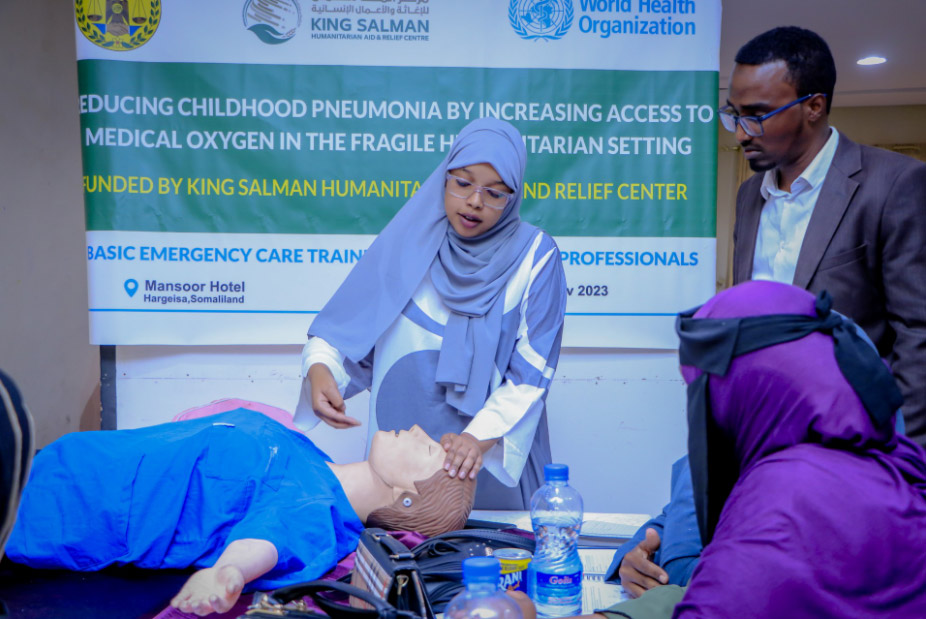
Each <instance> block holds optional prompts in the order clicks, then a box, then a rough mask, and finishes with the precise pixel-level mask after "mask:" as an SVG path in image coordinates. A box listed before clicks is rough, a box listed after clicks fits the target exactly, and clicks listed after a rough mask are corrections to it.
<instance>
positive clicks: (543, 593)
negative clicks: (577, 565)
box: [534, 570, 582, 606]
mask: <svg viewBox="0 0 926 619" xmlns="http://www.w3.org/2000/svg"><path fill="white" fill-rule="evenodd" d="M536 579H537V580H536V582H537V588H536V589H535V592H534V602H536V603H540V604H545V605H552V606H569V605H575V604H581V601H582V571H581V570H579V571H578V572H574V573H572V574H549V573H545V572H541V571H538V572H537V573H536Z"/></svg>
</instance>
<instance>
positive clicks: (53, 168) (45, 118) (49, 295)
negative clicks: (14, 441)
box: [0, 0, 100, 446]
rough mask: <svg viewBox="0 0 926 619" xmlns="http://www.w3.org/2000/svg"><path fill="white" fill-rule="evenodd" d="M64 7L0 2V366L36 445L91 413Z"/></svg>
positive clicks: (92, 379)
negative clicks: (31, 424)
mask: <svg viewBox="0 0 926 619" xmlns="http://www.w3.org/2000/svg"><path fill="white" fill-rule="evenodd" d="M68 6H72V5H67V4H66V3H64V2H61V0H57V1H55V2H53V1H52V0H30V1H28V2H25V1H20V2H0V46H2V52H0V58H3V62H2V63H0V136H2V137H0V182H2V192H0V196H2V197H0V368H2V369H3V371H4V372H6V373H7V374H9V375H10V376H12V377H13V379H14V380H15V381H16V382H17V384H18V385H19V387H20V389H21V391H22V393H23V397H24V399H25V402H26V406H27V407H28V408H29V409H30V411H31V412H32V415H33V417H35V420H36V429H37V432H36V435H37V443H38V445H39V446H42V445H45V444H47V443H48V442H50V441H51V440H53V439H55V438H57V437H58V436H60V435H62V434H64V433H65V432H69V431H72V430H76V429H78V428H84V429H86V428H93V427H96V428H99V423H100V421H99V420H100V409H99V395H98V385H99V380H100V371H99V353H98V349H97V347H95V346H90V345H89V344H88V341H89V335H88V326H87V290H86V288H87V275H86V258H85V257H84V256H85V252H86V246H85V244H84V215H83V213H84V211H83V197H82V193H81V167H80V145H79V126H78V122H79V119H78V115H77V67H76V64H75V51H74V16H73V8H71V9H68V10H64V9H66V7H68Z"/></svg>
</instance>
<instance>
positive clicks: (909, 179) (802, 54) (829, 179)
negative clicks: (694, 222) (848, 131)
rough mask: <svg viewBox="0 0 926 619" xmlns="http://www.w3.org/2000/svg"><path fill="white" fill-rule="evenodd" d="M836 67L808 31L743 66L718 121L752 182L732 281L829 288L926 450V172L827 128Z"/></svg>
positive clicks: (771, 39) (742, 59)
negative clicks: (890, 379) (866, 339)
mask: <svg viewBox="0 0 926 619" xmlns="http://www.w3.org/2000/svg"><path fill="white" fill-rule="evenodd" d="M835 83H836V68H835V64H834V62H833V57H832V55H831V54H830V51H829V48H828V47H827V45H826V43H825V42H824V41H823V39H821V38H820V37H819V36H818V35H816V34H815V33H813V32H810V31H809V30H804V29H801V28H795V27H787V28H776V29H774V30H771V31H769V32H766V33H763V34H761V35H759V36H758V37H756V38H754V39H753V40H752V41H750V42H749V43H747V44H746V45H744V46H743V47H742V48H741V49H740V51H739V52H738V53H737V56H736V65H735V68H734V70H733V73H732V75H731V78H730V90H729V98H728V99H727V106H726V107H725V108H723V109H722V110H721V114H720V117H721V121H722V123H723V125H724V126H725V127H726V128H727V129H728V130H730V131H734V132H735V133H736V138H737V141H739V143H740V145H741V146H742V148H743V152H744V155H745V157H746V159H747V160H748V161H749V164H750V167H751V168H752V170H754V171H755V172H761V174H755V175H753V176H752V177H751V178H750V179H748V180H747V181H746V182H744V183H743V185H742V186H741V187H740V190H739V194H738V196H737V199H736V225H735V229H734V233H733V243H734V245H733V247H734V249H733V283H734V284H737V283H740V282H743V281H746V280H748V279H775V280H777V281H786V282H789V283H793V284H794V285H796V286H800V287H802V288H806V289H807V290H809V291H811V292H814V293H816V292H819V291H820V290H824V289H825V290H828V291H829V292H830V294H832V296H833V300H834V308H835V309H836V310H838V311H839V312H841V313H843V314H845V315H847V316H849V317H850V318H852V319H853V320H854V321H855V322H856V323H857V324H858V325H859V326H860V327H862V328H863V329H864V330H865V332H866V333H867V334H868V335H869V336H870V337H871V339H872V341H874V343H875V345H876V346H877V348H878V351H879V353H880V354H881V356H882V357H884V358H885V359H886V360H887V361H888V363H889V364H890V366H891V370H892V371H893V373H894V376H895V377H896V379H897V381H898V383H899V385H900V389H901V391H902V392H903V395H904V404H903V407H902V410H903V414H904V420H905V423H906V433H907V435H908V436H910V437H911V438H913V439H914V440H916V441H917V442H918V443H920V444H921V445H924V446H926V164H923V163H920V162H918V161H916V160H914V159H912V158H910V157H906V156H904V155H899V154H896V153H891V152H888V151H885V150H881V149H877V148H872V147H868V146H862V145H859V144H856V143H854V142H852V141H851V140H849V139H848V138H847V137H846V136H845V135H842V134H839V133H838V132H837V131H836V130H835V129H833V128H832V127H830V126H829V121H828V115H829V110H830V106H831V104H832V100H833V88H834V86H835Z"/></svg>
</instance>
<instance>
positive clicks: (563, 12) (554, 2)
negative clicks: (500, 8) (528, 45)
mask: <svg viewBox="0 0 926 619" xmlns="http://www.w3.org/2000/svg"><path fill="white" fill-rule="evenodd" d="M573 14H574V10H573V7H572V0H511V1H510V2H509V4H508V21H509V22H510V23H511V27H512V28H513V29H514V31H515V32H516V33H518V36H520V37H521V38H522V39H528V40H530V39H547V40H555V39H559V38H562V36H563V35H564V34H566V33H567V32H569V27H570V26H571V25H572V18H573Z"/></svg>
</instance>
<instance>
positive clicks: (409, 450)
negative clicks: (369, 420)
mask: <svg viewBox="0 0 926 619" xmlns="http://www.w3.org/2000/svg"><path fill="white" fill-rule="evenodd" d="M445 455H446V454H445V452H444V448H443V447H441V446H440V443H438V442H437V441H434V440H432V439H431V437H429V436H428V435H427V433H425V431H424V430H422V429H421V428H419V427H418V426H417V425H415V426H412V428H411V430H400V431H399V432H387V431H379V432H377V433H376V434H375V435H374V436H373V442H372V444H371V445H370V457H369V463H370V466H371V467H372V468H373V470H374V471H375V472H376V474H377V475H379V476H380V477H381V478H382V479H383V481H384V482H386V484H387V485H389V486H392V488H394V489H395V490H396V491H397V492H414V493H417V492H418V491H417V490H416V489H415V483H414V482H416V481H420V480H422V479H427V478H429V477H431V476H432V475H434V473H436V472H438V471H440V470H442V469H443V465H444V456H445Z"/></svg>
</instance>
